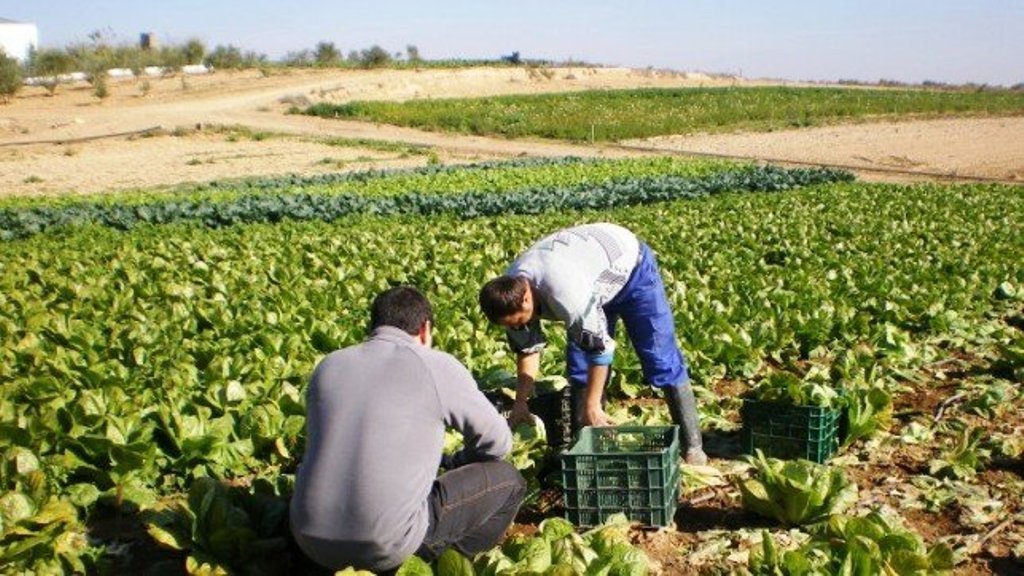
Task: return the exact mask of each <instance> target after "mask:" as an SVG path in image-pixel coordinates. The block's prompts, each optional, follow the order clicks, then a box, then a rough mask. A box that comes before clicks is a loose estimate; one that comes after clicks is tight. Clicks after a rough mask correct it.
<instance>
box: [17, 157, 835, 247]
mask: <svg viewBox="0 0 1024 576" xmlns="http://www.w3.org/2000/svg"><path fill="white" fill-rule="evenodd" d="M851 179H852V175H850V174H849V173H847V172H843V171H838V170H831V169H817V168H810V169H807V168H798V169H791V170H786V169H782V168H776V167H772V166H737V167H734V168H730V169H728V170H724V169H723V170H719V171H717V172H712V173H711V174H709V175H704V176H700V177H692V178H686V177H680V176H661V177H657V178H647V179H634V180H624V181H623V180H616V181H610V182H604V183H601V184H595V185H587V186H579V185H577V186H570V187H561V188H559V187H545V188H523V189H519V190H511V191H507V192H496V191H495V192H491V191H486V190H485V191H471V192H461V193H450V194H432V193H421V192H411V193H406V194H402V195H396V196H367V195H363V194H359V193H334V194H316V193H306V192H294V193H263V194H251V195H243V196H238V197H236V198H234V199H230V200H222V201H208V200H183V201H173V200H171V201H165V202H153V203H148V204H137V205H130V204H129V205H125V204H110V203H91V204H77V205H65V206H41V207H27V208H8V209H0V240H12V239H16V238H24V237H27V236H31V235H34V234H38V233H41V232H45V231H47V230H50V229H53V228H62V227H67V226H81V225H85V224H99V225H102V226H108V227H111V228H117V229H121V230H126V229H130V228H132V227H134V226H136V225H139V224H168V223H174V222H182V221H197V222H199V223H201V224H202V225H204V226H207V227H211V228H215V227H221V226H230V225H235V224H249V223H254V222H278V221H281V220H322V221H326V222H330V221H333V220H337V219H339V218H344V217H348V216H353V215H358V214H377V215H382V216H397V215H441V214H450V215H455V216H459V217H462V218H474V217H478V216H495V215H500V214H533V213H540V212H546V211H557V210H582V209H607V208H614V207H617V206H631V205H636V204H648V203H652V202H665V201H670V200H677V199H684V198H691V199H692V198H698V197H701V196H706V195H709V194H717V193H721V192H728V191H751V192H762V191H779V190H786V189H789V188H793V187H799V186H808V185H813V184H817V183H822V182H834V181H842V180H851Z"/></svg>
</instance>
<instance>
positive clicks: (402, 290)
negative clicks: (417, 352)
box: [370, 286, 434, 336]
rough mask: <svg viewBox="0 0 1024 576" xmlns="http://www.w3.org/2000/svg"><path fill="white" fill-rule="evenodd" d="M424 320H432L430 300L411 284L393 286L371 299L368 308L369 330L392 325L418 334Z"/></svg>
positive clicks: (432, 312) (412, 333) (432, 313)
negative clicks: (370, 304)
mask: <svg viewBox="0 0 1024 576" xmlns="http://www.w3.org/2000/svg"><path fill="white" fill-rule="evenodd" d="M424 322H430V323H431V324H433V322H434V311H433V309H432V308H431V307H430V301H429V300H427V297H426V296H424V295H423V294H422V293H421V292H420V291H419V290H417V289H416V288H414V287H412V286H395V287H394V288H389V289H387V290H385V291H384V292H381V293H380V294H378V295H377V297H376V298H374V299H373V305H372V306H371V308H370V330H373V329H375V328H378V327H380V326H394V327H395V328H398V329H400V330H402V331H404V332H406V333H408V334H411V335H413V336H415V335H416V334H419V331H420V327H421V326H423V323H424Z"/></svg>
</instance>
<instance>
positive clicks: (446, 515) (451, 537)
mask: <svg viewBox="0 0 1024 576" xmlns="http://www.w3.org/2000/svg"><path fill="white" fill-rule="evenodd" d="M525 496H526V481H525V480H524V479H523V476H522V475H521V474H520V473H519V471H518V470H516V468H515V466H513V465H511V464H509V463H508V462H505V461H503V460H493V461H488V462H474V463H472V464H467V465H465V466H462V467H460V468H456V469H455V470H451V471H449V472H446V473H444V474H442V475H441V476H439V477H438V478H437V480H435V481H434V487H433V489H432V490H431V492H430V496H429V497H428V501H429V506H430V525H429V527H428V528H427V535H426V536H425V537H424V539H423V544H422V545H420V548H419V550H417V551H416V555H417V556H419V557H420V558H423V559H424V560H427V561H428V562H430V561H433V560H435V559H436V558H437V557H438V556H440V555H441V553H442V552H444V550H445V549H446V548H448V547H452V548H454V549H456V550H458V551H459V552H461V553H462V554H463V555H465V556H469V557H472V556H473V555H474V554H477V553H478V552H484V551H486V550H490V549H491V548H494V546H495V545H497V544H498V542H499V541H500V540H501V538H502V536H504V534H505V530H506V529H508V527H509V526H510V525H511V524H512V520H514V519H515V517H516V512H518V511H519V505H520V504H522V502H523V498H524V497H525Z"/></svg>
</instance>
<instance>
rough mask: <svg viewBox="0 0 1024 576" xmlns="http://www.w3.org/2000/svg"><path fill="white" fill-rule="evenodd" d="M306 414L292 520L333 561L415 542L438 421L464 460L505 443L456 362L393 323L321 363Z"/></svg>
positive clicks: (368, 559) (394, 561)
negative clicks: (455, 435)
mask: <svg viewBox="0 0 1024 576" xmlns="http://www.w3.org/2000/svg"><path fill="white" fill-rule="evenodd" d="M306 411H307V414H306V452H305V455H304V457H303V460H302V464H301V466H300V467H299V470H298V473H297V475H296V481H295V493H294V495H293V496H292V501H291V527H292V533H293V534H294V536H295V540H296V542H297V543H298V544H299V547H300V548H302V550H303V551H304V552H305V553H306V554H307V555H308V556H309V557H310V558H311V559H313V560H314V561H316V562H318V563H320V564H322V565H324V566H327V567H331V568H341V567H344V566H350V565H351V566H357V567H361V568H364V569H369V570H373V571H383V570H388V569H391V568H394V567H395V566H398V565H399V564H401V563H402V562H403V561H404V560H405V559H406V558H407V557H408V556H410V555H412V554H413V553H414V552H415V551H416V549H417V548H419V546H420V544H421V543H422V541H423V537H424V535H425V534H426V531H427V515H428V514H427V496H428V495H429V494H430V490H431V487H432V485H433V482H434V478H435V476H436V473H437V469H438V463H439V462H440V458H441V452H442V448H443V444H444V431H445V427H446V426H449V427H452V428H454V429H456V430H459V431H460V432H462V434H463V435H464V437H465V446H466V454H465V456H466V459H468V460H470V461H473V460H486V459H497V458H502V457H504V456H505V455H506V454H507V453H508V452H509V450H511V447H512V434H511V432H510V431H509V428H508V425H507V424H506V422H505V420H504V419H503V418H502V417H501V416H500V415H499V414H498V412H497V410H496V409H495V408H494V406H492V405H491V404H490V402H488V401H487V399H486V398H485V397H484V395H483V394H482V393H481V392H480V391H479V390H478V389H477V387H476V382H475V381H474V380H473V377H472V376H471V375H470V373H469V371H468V370H466V368H465V367H464V366H463V365H462V364H460V363H459V361H458V360H456V359H455V358H454V357H452V356H451V355H449V354H446V353H444V352H440V351H437V350H432V349H429V348H427V347H425V346H422V345H421V344H420V343H419V342H418V341H417V340H416V339H414V338H413V337H412V336H410V335H409V334H406V333H405V332H404V331H402V330H399V329H397V328H393V327H390V326H383V327H380V328H377V329H376V330H374V331H373V333H372V334H371V335H370V338H369V339H368V340H366V341H365V342H363V343H362V344H358V345H356V346H352V347H349V348H345V349H343V350H338V351H335V352H333V353H331V354H329V355H328V356H327V357H326V358H324V359H323V361H321V362H320V364H319V365H318V366H317V368H316V370H315V371H314V372H313V376H312V379H311V381H310V384H309V390H308V392H307V406H306Z"/></svg>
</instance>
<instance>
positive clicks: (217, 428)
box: [0, 158, 1024, 575]
mask: <svg viewBox="0 0 1024 576" xmlns="http://www.w3.org/2000/svg"><path fill="white" fill-rule="evenodd" d="M593 221H613V222H616V223H619V224H622V225H625V226H627V227H629V228H631V229H633V230H634V231H636V232H637V233H638V235H640V236H641V237H642V238H644V239H645V240H646V241H647V242H648V243H649V244H650V245H651V246H652V247H653V248H654V250H655V251H656V252H657V254H658V258H659V262H660V265H661V268H662V272H663V275H664V279H665V284H666V287H667V289H668V291H669V298H670V301H671V303H672V305H673V307H674V311H675V318H676V322H677V331H678V335H679V338H680V342H681V344H682V346H683V348H684V350H685V351H686V352H687V354H688V356H689V358H690V360H691V364H692V368H693V376H694V379H695V384H696V385H697V392H698V402H699V404H700V410H701V414H702V417H703V422H702V423H703V426H704V429H705V434H706V447H707V449H708V452H709V454H710V455H711V456H712V462H711V465H709V466H707V467H684V470H683V480H682V484H683V486H682V494H683V500H682V502H681V504H680V507H679V510H678V511H677V514H676V516H675V526H674V527H673V528H670V529H666V530H660V531H644V530H638V529H636V528H635V527H634V528H630V527H629V526H628V525H626V524H623V523H621V522H611V523H609V524H608V525H605V526H602V527H597V528H594V529H589V530H577V529H576V528H575V527H573V526H571V525H569V524H568V523H567V522H566V521H564V520H561V519H559V518H558V517H559V516H560V515H561V513H562V510H561V507H560V503H559V502H558V498H557V493H558V490H557V485H556V484H555V481H554V480H553V478H552V476H551V475H545V471H546V467H547V464H546V463H547V462H549V461H550V458H549V456H550V454H549V450H548V449H547V448H546V445H545V444H544V442H543V439H542V438H540V437H538V435H537V432H536V431H534V430H529V429H521V430H518V431H517V444H516V450H515V453H514V455H513V456H514V461H515V462H516V465H517V466H518V467H520V468H521V469H522V470H523V472H524V474H525V475H526V476H527V477H528V478H529V480H530V482H531V486H532V488H533V491H532V495H531V498H530V499H529V500H528V502H527V504H526V505H525V506H524V508H523V510H522V511H521V513H520V517H519V518H518V519H517V523H516V525H515V526H514V528H513V536H512V537H511V538H510V539H509V540H508V541H507V542H506V544H505V545H504V546H502V547H501V548H498V549H495V550H492V551H491V552H489V553H487V554H484V555H481V556H480V557H478V558H473V559H468V558H461V557H459V556H458V555H457V554H454V553H452V554H448V555H446V556H445V557H443V558H442V559H441V561H439V563H438V564H437V565H435V566H428V565H426V564H424V563H422V562H417V561H416V560H412V561H410V562H409V563H407V565H406V566H404V567H403V568H402V571H400V574H433V573H437V574H588V575H590V574H593V575H603V574H645V573H652V574H653V573H663V574H680V573H703V574H719V573H730V572H744V571H746V572H749V573H753V574H834V573H851V574H852V573H858V574H875V573H882V572H887V573H894V574H920V573H930V572H944V571H952V572H954V573H963V574H993V573H995V574H999V573H1013V572H1014V571H1020V570H1022V569H1024V564H1021V562H1024V460H1022V458H1024V454H1022V453H1024V393H1022V391H1021V383H1022V381H1024V188H1022V187H1009V186H994V185H964V186H945V185H916V186H895V185H869V184H863V183H857V182H853V181H852V178H851V177H850V176H849V175H848V174H845V173H843V172H836V171H830V170H784V169H780V168H773V167H759V166H741V165H732V164H726V163H708V162H699V163H693V162H686V161H681V160H675V159H644V160H622V161H584V160H579V159H572V158H567V159H559V160H545V161H535V160H533V161H517V162H510V163H492V164H481V165H476V166H469V167H462V168H428V169H419V170H411V171H401V172H365V173H356V174H349V175H338V176H337V177H318V178H298V177H296V178H281V179H276V180H260V181H246V182H228V183H220V184H211V185H206V186H200V187H194V188H191V189H188V190H177V191H173V192H168V191H164V192H153V193H137V194H133V195H132V196H129V197H123V198H120V199H119V200H118V201H116V202H115V201H113V200H111V199H109V198H95V199H84V200H82V199H78V200H76V201H68V200H49V201H32V200H16V201H7V202H3V203H0V239H2V240H0V357H2V358H0V455H2V466H0V572H3V573H12V574H60V573H75V572H79V573H81V572H87V573H98V574H106V573H143V572H144V573H150V574H182V573H186V572H188V573H193V574H224V573H239V574H242V573H245V574H284V573H306V572H308V571H311V570H312V567H311V566H309V565H308V563H306V562H305V561H304V560H303V559H302V558H301V557H300V555H299V554H298V553H297V552H296V551H295V549H294V548H293V547H292V545H291V544H290V542H289V538H288V533H287V521H286V518H287V497H288V495H289V494H290V490H291V482H292V480H293V475H294V471H295V469H296V466H297V465H298V463H299V457H300V456H301V454H302V447H303V435H304V429H303V426H304V407H303V405H304V402H305V399H304V390H305V385H306V379H307V378H308V376H309V374H310V372H311V369H312V367H313V366H314V365H315V363H316V362H317V361H318V360H319V359H320V358H321V357H322V356H323V355H324V354H325V353H327V352H329V351H331V350H333V349H336V348H337V347H340V346H346V345H349V344H353V343H356V342H358V341H360V340H361V339H362V337H363V335H364V333H365V328H364V327H365V325H366V322H367V317H368V313H367V310H368V306H369V302H370V300H371V299H372V297H373V296H374V295H376V294H377V293H378V292H379V291H380V290H382V289H383V288H386V287H388V286H389V285H393V284H396V283H411V284H415V285H417V286H419V287H420V288H421V289H423V290H424V291H425V292H426V293H427V295H428V296H429V297H430V298H431V300H432V301H433V303H434V306H435V312H436V331H435V335H434V342H435V346H436V347H438V348H440V349H442V350H445V351H447V352H450V353H452V354H453V355H455V356H456V357H458V358H459V359H460V360H461V361H463V362H464V363H465V364H466V365H467V366H468V367H469V368H470V369H471V370H472V371H473V372H474V374H475V375H477V377H478V379H479V380H480V381H481V384H482V385H490V384H492V383H493V382H495V381H499V380H501V378H502V376H503V374H504V373H503V372H502V371H503V370H510V369H512V367H513V364H512V359H511V358H510V357H509V354H508V352H507V350H506V347H505V344H504V342H503V338H502V337H501V334H500V332H499V331H498V330H496V329H495V328H493V327H489V326H488V325H487V323H486V321H485V320H484V318H483V317H482V316H481V314H480V313H479V312H478V310H477V307H476V294H477V290H478V289H479V285H480V283H481V282H483V281H484V280H485V279H487V278H490V277H492V276H493V275H495V274H497V273H499V272H500V271H501V270H502V269H503V267H504V266H505V265H506V264H507V263H508V262H509V261H510V260H511V259H512V258H513V257H514V256H515V255H516V254H517V253H518V252H519V251H520V250H521V249H523V248H524V247H525V245H527V244H528V243H529V242H530V241H531V240H532V239H534V238H536V237H539V236H540V235H542V234H544V233H546V232H549V231H551V230H553V229H555V228H558V227H561V226H566V225H570V224H575V223H582V222H593ZM550 332H551V336H552V337H553V338H552V340H554V341H555V342H554V344H555V345H554V346H552V348H551V349H550V350H549V352H547V353H545V356H544V358H543V363H542V370H543V372H544V373H545V374H547V375H558V374H559V372H560V366H561V363H560V352H559V350H560V349H561V346H560V345H559V344H561V342H560V338H561V336H560V335H558V334H557V331H555V330H552V331H550ZM624 348H628V347H624ZM840 389H841V390H842V391H843V395H842V400H841V402H842V405H843V407H844V410H846V411H847V414H848V415H849V418H850V434H849V436H848V438H847V440H846V442H845V443H844V446H843V447H842V449H841V450H840V452H839V454H838V455H837V456H836V457H835V458H833V459H832V460H831V461H830V462H829V464H828V465H827V466H817V465H810V464H806V463H790V464H783V463H782V462H779V461H775V460H772V459H749V460H748V459H746V458H744V456H743V455H742V454H741V450H740V446H739V442H738V429H739V411H738V409H739V405H740V400H739V398H740V397H741V396H743V395H744V394H760V395H761V396H762V397H765V398H767V397H772V398H791V399H794V400H799V401H809V402H814V403H819V404H822V403H829V402H840V401H838V400H836V398H835V396H836V394H835V391H836V390H840ZM609 392H610V395H611V406H610V414H612V415H613V417H617V418H619V419H620V420H622V421H630V422H636V423H657V422H667V421H668V415H667V414H665V413H664V412H663V411H662V410H661V406H662V404H661V403H660V402H656V401H652V399H653V395H652V392H651V391H650V390H649V389H648V388H647V387H645V386H643V385H642V382H641V378H640V371H639V365H638V362H637V361H636V359H635V357H633V356H632V354H631V353H630V352H629V351H627V352H626V353H624V354H622V357H621V358H619V359H617V366H616V374H615V377H614V380H613V382H612V386H611V388H610V391H609ZM451 440H452V443H456V442H458V439H457V438H452V439H451Z"/></svg>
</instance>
